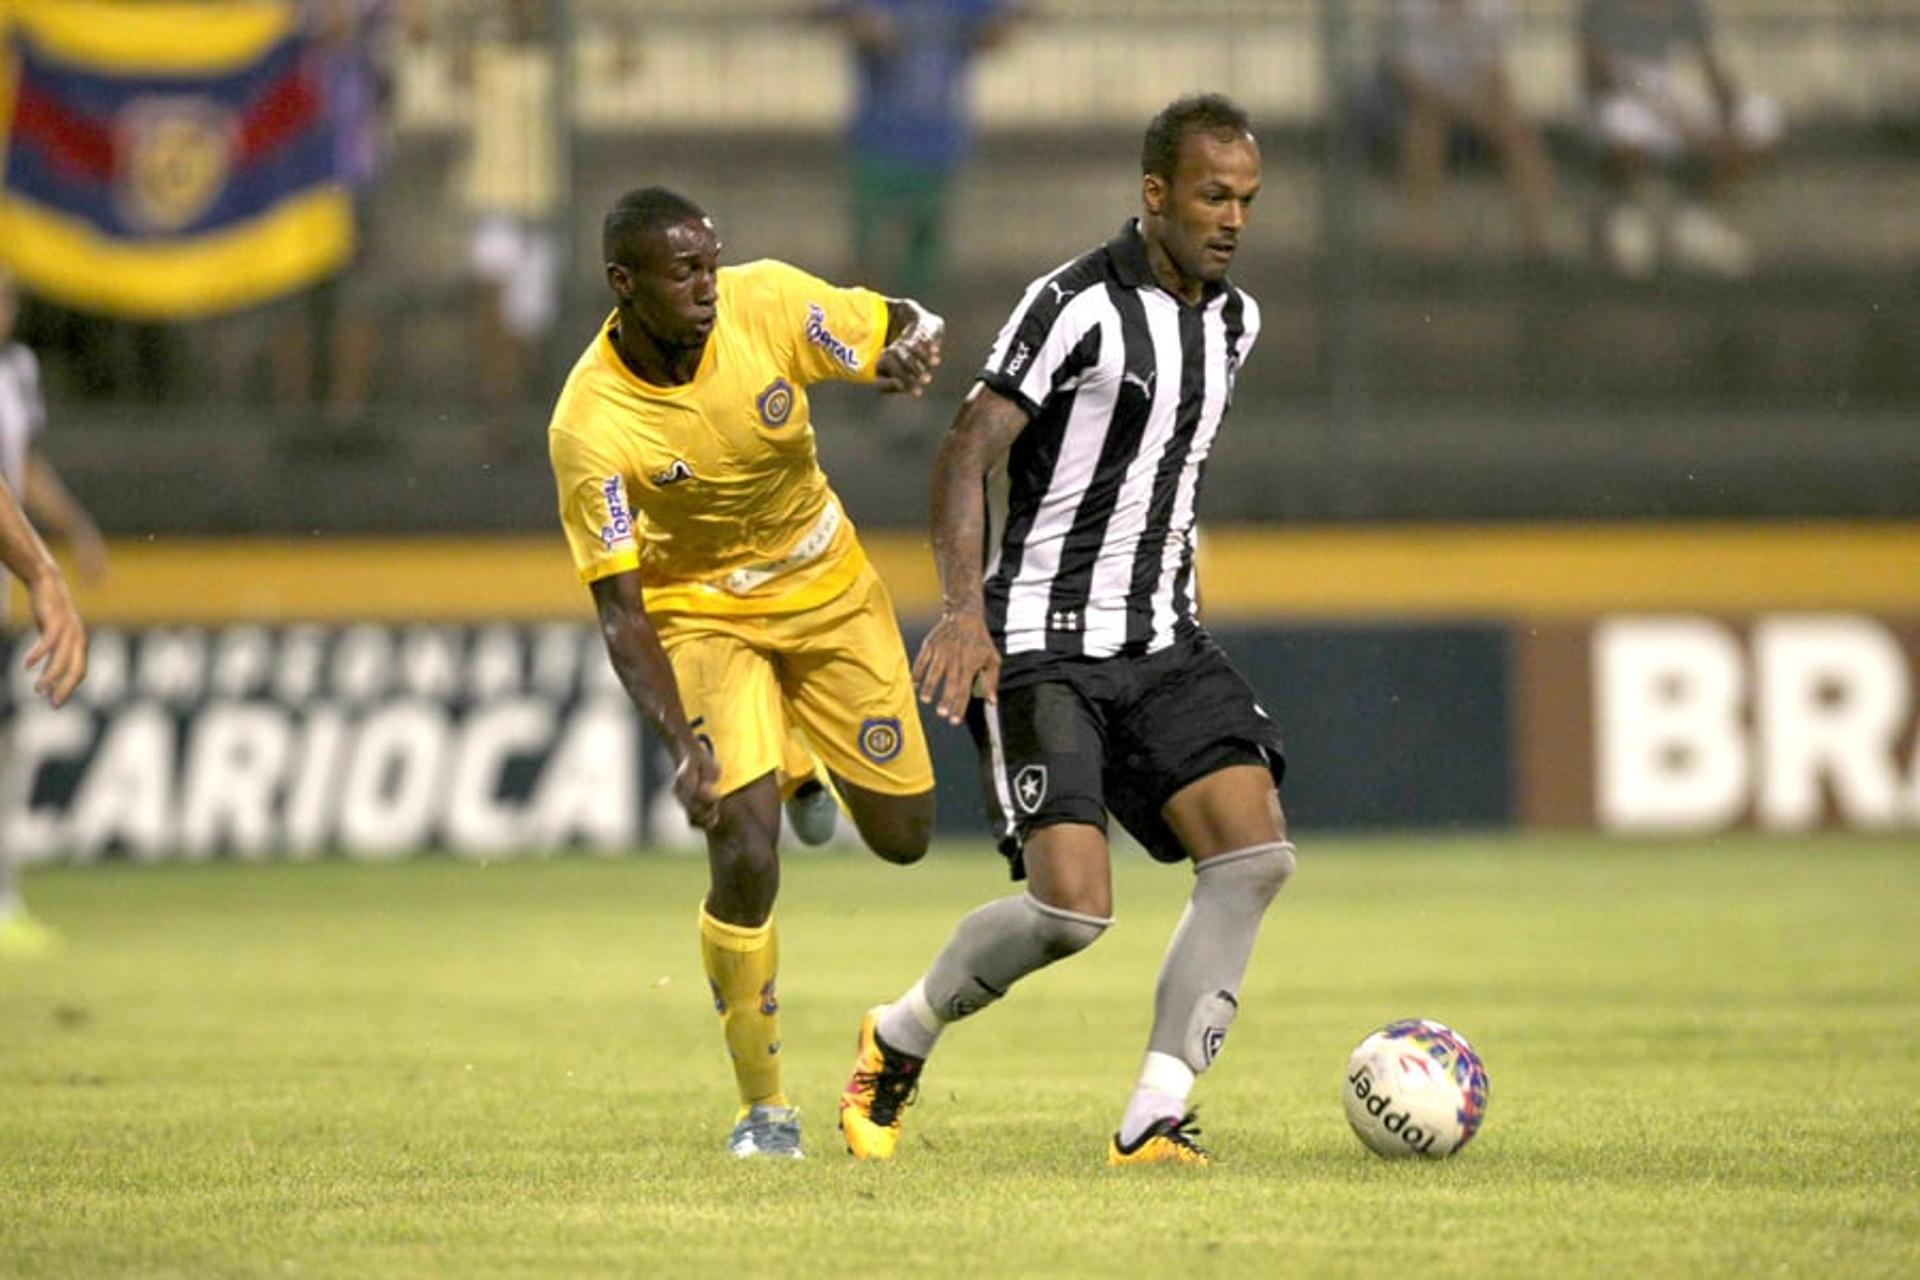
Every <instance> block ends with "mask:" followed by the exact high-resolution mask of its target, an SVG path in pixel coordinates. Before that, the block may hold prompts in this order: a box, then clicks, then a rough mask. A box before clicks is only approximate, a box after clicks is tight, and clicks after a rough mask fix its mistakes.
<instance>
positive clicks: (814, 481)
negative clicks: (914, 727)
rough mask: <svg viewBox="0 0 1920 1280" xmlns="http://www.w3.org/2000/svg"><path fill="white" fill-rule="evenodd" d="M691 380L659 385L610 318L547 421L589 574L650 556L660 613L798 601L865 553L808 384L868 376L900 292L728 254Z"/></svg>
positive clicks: (784, 608)
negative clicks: (824, 463) (737, 262)
mask: <svg viewBox="0 0 1920 1280" xmlns="http://www.w3.org/2000/svg"><path fill="white" fill-rule="evenodd" d="M717 289H718V293H719V300H718V307H717V312H718V314H717V315H716V317H715V320H714V327H713V331H712V332H711V333H710V334H709V335H708V337H707V346H706V350H705V351H704V352H702V354H701V357H700V366H699V369H698V371H697V372H695V374H694V376H693V378H692V379H691V380H690V381H688V382H686V383H684V384H683V385H681V386H677V387H656V386H653V385H652V384H650V383H647V382H645V381H642V380H641V378H640V377H639V376H638V375H636V374H635V373H634V372H633V370H632V369H630V368H628V367H627V364H626V362H625V361H623V360H622V359H621V358H620V354H619V352H617V351H616V350H615V349H614V346H613V336H612V327H613V317H609V318H608V321H607V323H606V324H603V325H602V326H601V329H600V333H599V335H598V336H597V337H595V339H594V341H593V343H592V345H590V346H589V347H588V348H587V349H586V351H585V352H584V353H582V355H581V356H580V359H579V360H578V361H577V362H576V363H575V365H574V367H573V372H572V373H571V374H570V375H569V376H568V378H567V384H566V387H565V388H564V389H563V390H562V391H561V392H560V399H559V402H558V403H557V404H556V405H555V406H554V411H553V421H552V423H551V425H550V426H549V427H548V430H547V443H548V451H549V454H550V455H551V458H552V461H553V475H554V481H555V483H556V484H557V486H558V488H559V495H560V522H561V525H562V527H563V528H564V529H565V530H566V535H567V545H568V547H569V548H570V549H571V550H572V552H573V561H574V565H575V567H576V568H578V570H579V571H580V578H581V580H582V581H583V582H592V581H594V580H596V579H599V578H604V577H607V576H609V575H611V574H616V573H625V572H628V571H630V570H634V569H638V570H639V571H640V580H641V585H642V587H643V589H644V592H645V598H646V605H647V609H648V611H649V612H654V611H665V612H680V613H704V614H771V613H788V612H793V611H795V610H799V609H807V608H811V607H813V606H814V605H817V604H820V603H823V602H825V601H827V600H831V599H833V598H834V597H835V596H836V595H838V594H839V593H840V592H842V591H844V590H845V589H846V588H847V586H848V585H849V584H850V583H852V582H853V580H854V579H855V578H856V577H857V576H858V575H859V573H860V570H861V569H862V568H864V567H865V565H866V556H865V553H864V552H862V551H861V549H860V543H859V541H858V539H857V538H856V537H855V536H854V531H853V525H852V523H851V522H850V521H848V520H847V518H846V516H845V513H844V512H843V511H842V510H841V508H840V502H839V499H838V498H837V497H835V496H834V493H833V491H832V489H831V488H829V487H828V484H827V477H826V474H825V473H824V472H822V471H821V470H820V463H819V460H818V457H817V454H816V452H815V449H814V439H813V423H812V420H811V414H810V412H809V408H808V404H807V386H808V385H809V384H811V383H814V382H819V381H821V380H823V379H827V378H840V379H845V380H848V381H854V382H870V381H872V380H873V376H874V362H875V361H876V360H878V359H879V356H880V351H881V348H882V347H883V346H884V345H885V343H886V337H887V303H886V299H884V298H882V297H881V296H880V295H879V294H877V293H874V292H872V291H871V290H867V289H842V288H838V287H836V286H834V285H830V284H828V283H827V282H826V281H824V280H820V279H817V278H815V277H814V276H811V275H808V274H807V273H806V272H804V271H801V270H800V269H799V268H797V267H791V266H788V265H787V264H786V263H783V262H775V261H772V260H762V261H759V262H750V263H746V264H744V265H741V266H737V267H723V268H721V270H720V272H719V275H718V280H717Z"/></svg>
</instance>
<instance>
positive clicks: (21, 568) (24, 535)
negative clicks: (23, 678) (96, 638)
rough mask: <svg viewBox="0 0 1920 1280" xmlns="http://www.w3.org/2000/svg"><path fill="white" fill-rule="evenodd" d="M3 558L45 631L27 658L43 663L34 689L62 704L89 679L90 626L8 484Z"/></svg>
mask: <svg viewBox="0 0 1920 1280" xmlns="http://www.w3.org/2000/svg"><path fill="white" fill-rule="evenodd" d="M0 560H4V561H5V562H6V566H7V568H9V569H11V570H13V573H14V576H15V577H17V578H19V579H20V581H21V582H23V583H25V584H26V587H27V602H28V603H29V604H30V605H32V607H33V622H34V625H35V626H36V627H38V628H39V630H40V638H39V639H38V640H36V641H35V642H34V645H33V647H32V648H31V649H29V650H27V657H26V666H27V667H28V668H29V669H32V668H34V667H40V675H39V678H38V679H36V680H35V681H34V682H33V691H34V692H35V693H44V694H45V695H46V696H47V700H48V701H50V702H52V703H53V705H54V706H56V707H57V706H59V705H60V704H61V703H63V702H65V701H66V700H67V696H68V695H69V694H71V693H72V692H73V691H74V690H75V689H76V688H78V687H79V685H80V682H81V681H82V680H84V679H86V676H87V628H86V625H85V624H84V623H82V622H81V621H80V611H79V610H78V609H76V608H74V607H73V597H72V596H70V595H69V594H68V593H67V580H66V579H65V578H63V577H61V576H60V567H59V566H58V565H56V564H55V563H54V562H53V555H52V553H51V552H49V551H48V550H47V544H46V543H44V542H42V541H41V540H40V535H39V534H38V533H36V532H34V528H33V526H32V525H31V524H29V523H27V516H26V513H25V512H24V511H22V510H21V509H20V504H19V502H17V501H16V500H15V499H14V496H13V491H12V490H11V489H8V488H7V487H6V486H5V485H0ZM42 664H44V665H42Z"/></svg>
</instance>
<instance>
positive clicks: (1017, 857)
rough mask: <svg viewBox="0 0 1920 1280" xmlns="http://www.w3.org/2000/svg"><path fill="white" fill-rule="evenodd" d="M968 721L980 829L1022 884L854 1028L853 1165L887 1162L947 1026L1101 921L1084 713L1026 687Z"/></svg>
mask: <svg viewBox="0 0 1920 1280" xmlns="http://www.w3.org/2000/svg"><path fill="white" fill-rule="evenodd" d="M969 720H970V723H971V724H972V726H973V728H974V732H975V740H976V742H977V743H978V744H979V745H980V747H981V754H982V761H983V764H982V771H983V775H984V776H985V777H986V779H987V784H988V785H987V794H988V810H989V817H990V819H991V820H992V821H993V822H994V825H995V829H996V830H998V831H1000V832H1002V834H1003V835H1004V837H1005V839H1006V841H1007V847H1008V848H1009V850H1010V852H1011V853H1012V855H1013V856H1014V874H1015V876H1016V878H1018V877H1020V876H1022V875H1025V876H1028V877H1029V879H1030V884H1029V887H1028V890H1027V891H1026V892H1024V893H1018V894H1013V895H1011V896H1008V897H1004V898H999V899H996V900H995V901H993V902H989V903H987V904H986V905H984V906H981V907H979V908H976V909H975V910H974V911H973V912H971V913H970V914H969V915H967V916H966V917H965V918H964V919H962V920H961V921H960V923H959V925H958V926H957V927H956V928H955V929H954V931H953V934H952V936H951V937H949V938H948V939H947V942H946V945H945V946H943V947H942V948H941V949H940V951H939V953H938V954H937V955H935V956H934V959H933V963H932V964H930V965H929V966H928V967H927V970H926V972H925V973H923V974H922V975H921V976H920V978H919V979H918V980H917V981H915V982H914V984H913V985H912V986H911V987H909V988H908V989H907V991H906V993H905V994H903V995H902V996H901V997H900V998H899V999H898V1000H895V1001H894V1002H893V1003H891V1004H888V1005H883V1006H881V1007H879V1008H877V1009H874V1010H871V1011H869V1012H868V1014H867V1016H866V1018H865V1019H864V1020H863V1021H862V1023H861V1026H860V1037H859V1051H858V1056H857V1058H856V1061H855V1066H854V1073H853V1077H852V1079H851V1080H849V1081H848V1085H847V1090H846V1092H845V1093H844V1094H842V1096H841V1107H840V1128H841V1133H842V1134H843V1136H845V1138H846V1140H847V1147H848V1149H849V1150H850V1151H852V1152H853V1153H854V1154H855V1155H856V1156H859V1157H861V1158H863V1159H886V1158H888V1157H890V1156H891V1155H892V1154H893V1151H894V1147H895V1145H896V1144H897V1142H898V1139H899V1132H900V1108H901V1107H903V1106H904V1105H905V1104H906V1102H907V1101H908V1100H909V1099H910V1097H911V1095H912V1090H913V1087H914V1086H915V1085H916V1084H917V1082H918V1079H919V1074H920V1068H921V1066H922V1064H923V1063H924V1062H925V1060H926V1058H927V1056H928V1055H929V1054H931V1053H932V1052H933V1047H934V1044H935V1043H936V1042H937V1041H938V1040H939V1038H940V1034H941V1032H942V1031H943V1030H945V1028H946V1026H947V1024H949V1023H951V1022H955V1021H958V1020H959V1019H961V1018H964V1017H967V1016H969V1015H971V1014H974V1013H977V1012H979V1011H980V1010H981V1009H984V1008H986V1007H987V1006H988V1005H989V1004H992V1003H993V1002H994V1001H996V1000H998V999H1000V998H1001V997H1002V996H1004V995H1006V993H1007V992H1008V990H1010V989H1011V988H1012V986H1013V984H1014V983H1016V982H1018V981H1019V980H1020V979H1021V978H1023V977H1025V976H1027V975H1028V974H1030V973H1033V972H1035V971H1036V970H1039V969H1043V968H1045V967H1046V966H1048V965H1050V964H1052V963H1053V962H1055V961H1056V960H1061V959H1064V958H1065V957H1067V956H1070V955H1073V954H1075V953H1076V952H1079V951H1082V950H1084V949H1085V948H1087V947H1088V946H1090V945H1092V943H1093V942H1094V940H1095V939H1097V938H1099V936H1100V935H1101V934H1102V933H1103V932H1105V930H1106V928H1107V926H1108V925H1109V924H1111V923H1112V921H1113V888H1112V881H1111V876H1110V872H1109V867H1108V860H1107V840H1106V827H1105V821H1106V809H1105V805H1104V803H1103V802H1102V800H1101V797H1100V790H1099V787H1100V779H1099V728H1098V724H1097V722H1096V719H1095V713H1094V711H1093V710H1092V708H1091V707H1090V706H1089V705H1088V704H1087V703H1086V702H1085V701H1084V700H1083V699H1082V697H1081V695H1080V694H1079V693H1078V692H1077V691H1076V690H1075V689H1073V688H1072V687H1071V686H1068V685H1066V684H1042V685H1031V686H1027V687H1025V688H1021V689H1003V690H1002V691H1001V695H1000V700H999V702H997V703H995V704H993V705H991V706H989V705H987V704H984V703H976V704H975V706H974V708H973V709H972V713H971V715H970V717H969ZM1043 743H1044V744H1047V745H1046V749H1045V750H1043V748H1042V744H1043Z"/></svg>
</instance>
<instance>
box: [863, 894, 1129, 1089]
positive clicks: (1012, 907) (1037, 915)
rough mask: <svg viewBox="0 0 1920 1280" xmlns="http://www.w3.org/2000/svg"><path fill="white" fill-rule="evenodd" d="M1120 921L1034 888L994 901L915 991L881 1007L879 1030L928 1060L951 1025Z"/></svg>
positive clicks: (960, 930)
mask: <svg viewBox="0 0 1920 1280" xmlns="http://www.w3.org/2000/svg"><path fill="white" fill-rule="evenodd" d="M1112 923H1113V920H1112V919H1111V918H1110V917H1109V918H1105V919H1103V918H1101V917H1099V916H1088V915H1081V914H1080V913H1079V912H1077V911H1066V910H1063V909H1061V908H1059V907H1050V906H1048V905H1047V904H1046V903H1044V902H1040V901H1038V900H1037V899H1035V898H1033V897H1032V896H1030V895H1028V894H1019V895H1016V896H1014V897H1011V898H1001V899H999V900H998V901H995V902H989V903H988V904H987V905H986V906H984V907H980V908H979V909H977V910H975V911H974V912H973V913H972V914H971V915H968V916H967V917H966V918H965V919H964V920H962V921H961V922H960V924H959V925H958V927H956V928H955V929H954V931H953V936H952V937H951V938H949V939H947V945H946V946H944V947H942V948H941V949H940V954H939V955H937V956H935V957H934V958H933V963H932V964H931V965H929V966H928V968H927V972H926V974H925V976H924V977H922V978H921V979H920V981H918V982H916V983H915V984H914V985H913V989H912V990H910V991H908V992H907V994H906V995H905V996H903V997H902V998H901V999H899V1000H896V1001H894V1002H893V1003H892V1004H890V1005H888V1006H887V1007H886V1008H885V1009H884V1010H882V1011H881V1014H880V1020H879V1024H878V1026H877V1028H876V1030H878V1032H879V1034H880V1038H881V1039H882V1040H884V1041H886V1042H887V1044H888V1046H889V1047H891V1048H894V1049H898V1050H899V1051H900V1052H902V1053H909V1054H912V1055H913V1056H914V1057H916V1058H924V1057H926V1056H927V1054H928V1053H930V1052H932V1050H933V1045H934V1041H935V1040H937V1039H939V1036H940V1031H941V1028H943V1027H944V1026H945V1025H946V1024H947V1023H949V1022H954V1021H957V1020H958V1019H960V1018H964V1017H966V1016H967V1015H968V1014H970V1013H976V1012H978V1011H979V1010H981V1009H984V1008H986V1007H987V1006H988V1005H990V1004H992V1003H993V1002H994V1001H995V1000H998V999H999V998H1000V997H1001V996H1004V995H1005V994H1007V988H1009V987H1011V986H1012V985H1013V984H1014V983H1015V982H1017V981H1018V980H1020V979H1021V978H1024V977H1026V976H1027V975H1028V974H1030V973H1032V972H1033V971H1034V970H1035V969H1042V968H1045V967H1046V966H1047V965H1050V964H1052V963H1053V962H1054V961H1055V960H1059V959H1062V958H1063V957H1066V956H1070V955H1072V954H1073V953H1074V952H1076V951H1080V950H1083V949H1085V948H1086V947H1088V946H1090V945H1092V943H1093V940H1094V939H1095V938H1098V937H1099V936H1100V935H1101V934H1102V933H1104V932H1106V928H1107V926H1108V925H1110V924H1112Z"/></svg>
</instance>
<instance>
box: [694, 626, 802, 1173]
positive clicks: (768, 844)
mask: <svg viewBox="0 0 1920 1280" xmlns="http://www.w3.org/2000/svg"><path fill="white" fill-rule="evenodd" d="M743 625H744V624H743ZM661 641H662V643H663V644H664V645H665V647H666V650H667V655H668V657H669V658H670V659H671V660H672V662H673V669H674V676H675V678H676V681H677V683H678V684H679V687H680V699H681V703H682V705H683V706H684V707H685V708H686V712H687V718H688V722H689V723H690V724H692V725H693V727H694V728H695V730H696V731H697V732H699V733H700V734H701V735H702V736H703V737H705V738H706V740H707V742H708V743H709V744H710V745H711V747H712V749H713V753H714V756H715V758H716V759H718V760H719V762H720V788H721V792H722V795H721V800H720V816H719V819H718V821H717V822H715V824H714V825H713V826H712V827H711V828H709V830H708V831H707V865H708V874H709V881H708V888H707V894H706V897H705V899H704V900H703V901H702V902H701V904H700V913H699V940H700V959H701V964H702V967H703V968H704V969H705V971H706V975H707V983H708V986H709V988H710V989H711V990H712V992H713V1003H714V1009H715V1011H716V1012H718V1013H719V1015H720V1024H721V1032H722V1034H723V1036H724V1038H725V1041H726V1046H727V1056H728V1058H729V1059H730V1061H731V1062H732V1066H733V1075H734V1083H735V1085H736V1087H737V1088H738V1090H739V1095H740V1110H739V1113H738V1115H737V1116H736V1117H735V1123H734V1129H733V1133H732V1135H731V1136H730V1138H729V1140H728V1146H729V1149H731V1150H732V1151H733V1152H734V1154H736V1155H740V1156H753V1155H780V1156H797V1155H798V1154H799V1153H800V1145H799V1138H800V1129H799V1120H798V1117H797V1115H796V1114H795V1113H794V1111H793V1109H792V1108H791V1107H789V1106H788V1104H787V1098H786V1094H785V1093H784V1092H783V1090H782V1086H781V1072H780V1002H779V996H778V977H779V960H780V940H779V934H778V931H777V929H776V925H775V921H774V918H773V906H774V900H775V898H776V897H777V896H778V894H779V890H780V863H779V855H778V847H779V846H778V837H779V831H780V794H779V789H778V787H777V785H776V783H775V780H774V775H775V771H776V770H777V769H778V768H779V766H780V763H781V760H782V757H783V753H784V741H783V739H784V735H785V731H786V730H785V725H786V722H785V720H784V718H783V717H782V716H781V714H780V703H779V688H778V685H777V684H776V682H775V680H774V676H773V670H772V665H771V664H770V663H769V662H768V661H767V659H766V657H765V656H764V655H763V654H762V653H761V652H760V651H759V649H758V648H757V647H756V646H755V645H754V644H752V643H750V641H749V638H748V637H746V636H744V635H741V634H738V633H737V632H736V631H734V630H731V629H729V628H728V627H727V626H725V625H722V624H719V623H716V622H714V621H713V620H701V621H698V622H695V621H688V622H684V623H682V622H675V621H663V622H662V623H661Z"/></svg>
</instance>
